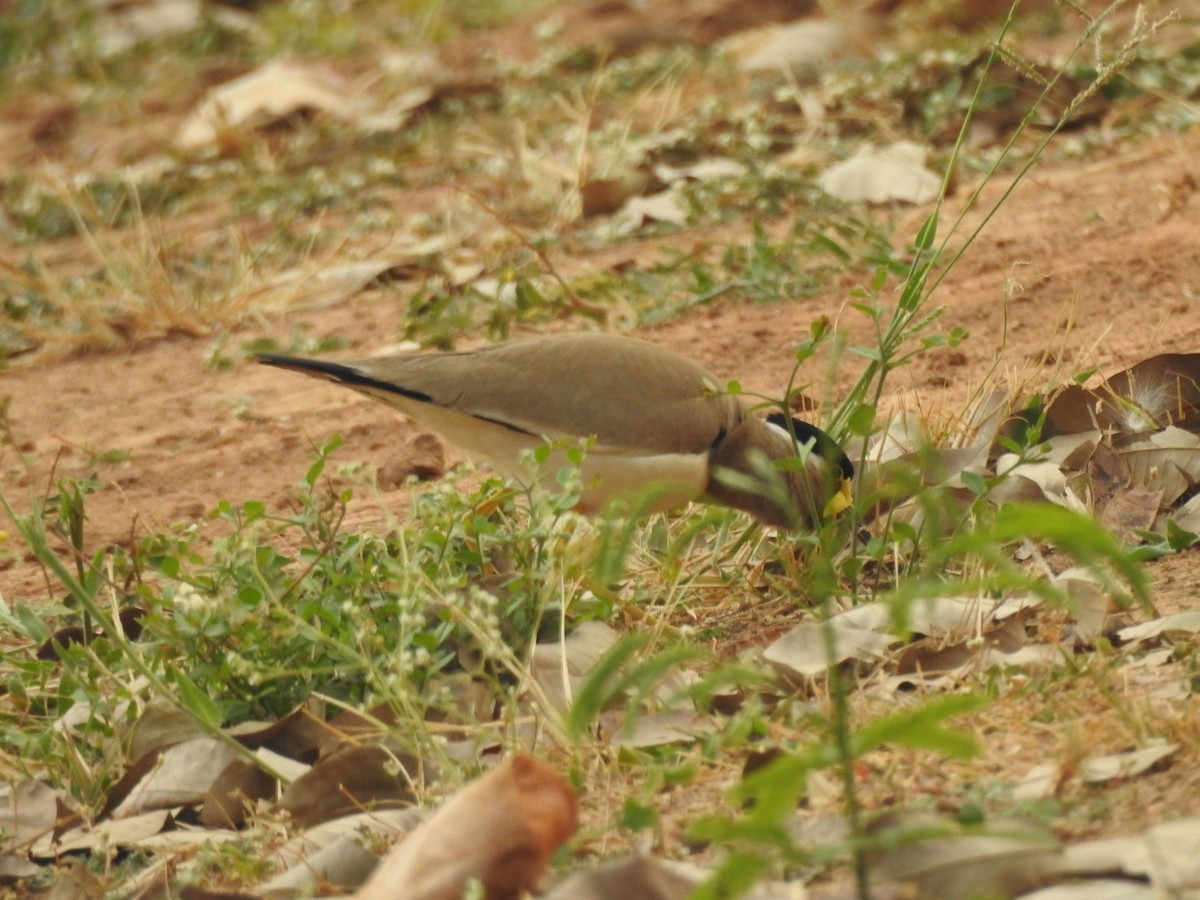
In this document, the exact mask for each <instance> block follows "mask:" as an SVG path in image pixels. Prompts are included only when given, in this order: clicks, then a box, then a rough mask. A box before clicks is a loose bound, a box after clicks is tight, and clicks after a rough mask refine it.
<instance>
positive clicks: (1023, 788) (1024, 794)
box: [1012, 763, 1062, 800]
mask: <svg viewBox="0 0 1200 900" xmlns="http://www.w3.org/2000/svg"><path fill="white" fill-rule="evenodd" d="M1061 775H1062V772H1061V770H1060V769H1059V767H1058V766H1056V765H1055V764H1054V763H1040V764H1038V765H1036V766H1034V767H1033V768H1032V769H1030V770H1029V771H1028V772H1026V773H1025V774H1024V775H1023V776H1022V777H1021V780H1020V781H1018V782H1017V783H1016V784H1015V785H1013V789H1012V796H1013V799H1014V800H1042V799H1045V798H1046V797H1053V796H1054V793H1055V789H1056V788H1057V787H1058V782H1059V779H1060V778H1061Z"/></svg>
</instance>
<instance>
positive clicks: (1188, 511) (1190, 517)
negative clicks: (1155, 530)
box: [1171, 494, 1200, 534]
mask: <svg viewBox="0 0 1200 900" xmlns="http://www.w3.org/2000/svg"><path fill="white" fill-rule="evenodd" d="M1171 518H1172V519H1174V520H1175V524H1176V525H1178V526H1179V527H1180V528H1182V529H1183V530H1184V531H1190V532H1191V533H1192V534H1200V494H1197V495H1196V496H1195V497H1192V498H1191V499H1190V500H1188V502H1187V503H1185V504H1183V506H1181V507H1179V509H1178V510H1176V511H1175V512H1174V513H1173V514H1172V515H1171Z"/></svg>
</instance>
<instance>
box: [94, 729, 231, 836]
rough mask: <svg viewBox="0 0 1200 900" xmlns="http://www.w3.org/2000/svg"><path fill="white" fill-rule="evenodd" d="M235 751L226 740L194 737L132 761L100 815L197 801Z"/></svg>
mask: <svg viewBox="0 0 1200 900" xmlns="http://www.w3.org/2000/svg"><path fill="white" fill-rule="evenodd" d="M237 758H238V752H237V750H236V749H234V748H233V747H231V746H229V744H228V743H227V742H226V741H223V740H220V739H219V738H214V737H196V738H191V739H189V740H185V741H180V742H179V743H177V744H173V745H171V746H169V747H166V748H165V749H157V750H152V751H151V752H149V753H147V754H146V755H144V756H142V757H141V758H140V759H138V760H136V761H135V762H134V763H133V765H131V766H130V767H129V770H128V771H127V772H126V773H125V774H124V775H123V776H122V777H121V779H120V781H118V782H117V784H116V785H115V786H114V787H113V789H112V791H110V792H109V795H108V798H107V800H106V802H105V806H104V812H103V815H105V816H111V817H112V818H114V819H121V818H124V817H126V816H132V815H136V814H138V813H143V812H147V811H149V810H156V809H170V808H172V807H178V806H186V805H188V804H193V803H195V804H199V803H202V802H203V801H204V798H205V796H206V795H207V794H208V791H209V789H210V787H211V786H212V784H213V782H214V781H216V779H217V776H219V775H220V774H221V772H222V771H223V770H224V769H225V767H226V766H227V765H229V763H231V762H232V761H233V760H235V759H237Z"/></svg>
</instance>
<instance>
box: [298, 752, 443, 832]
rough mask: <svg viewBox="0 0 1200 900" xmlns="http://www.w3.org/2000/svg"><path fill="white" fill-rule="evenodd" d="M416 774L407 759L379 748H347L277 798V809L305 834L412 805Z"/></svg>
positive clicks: (413, 763)
mask: <svg viewBox="0 0 1200 900" xmlns="http://www.w3.org/2000/svg"><path fill="white" fill-rule="evenodd" d="M419 772H420V767H419V762H418V761H417V760H416V759H415V758H414V757H413V756H411V755H410V754H406V753H399V752H393V751H391V750H389V749H388V748H386V747H383V746H380V745H378V744H368V745H365V746H357V745H353V744H352V745H348V746H345V747H343V748H341V749H340V750H337V751H336V752H334V753H332V754H331V755H330V756H328V757H327V758H325V759H322V760H320V761H319V762H318V763H316V764H315V765H314V766H313V767H312V768H311V769H309V770H308V771H307V772H305V773H304V774H303V775H301V776H300V777H299V778H297V779H296V780H295V781H293V782H292V783H291V784H290V785H289V786H288V787H287V788H286V789H285V790H284V792H283V795H282V796H281V797H280V798H279V808H280V809H282V810H285V811H286V812H288V813H290V814H291V816H292V821H294V822H295V823H296V824H297V825H299V826H300V827H302V828H309V827H311V826H313V825H317V824H319V823H321V822H325V821H328V820H329V819H336V818H338V817H339V816H345V815H348V814H350V813H356V812H362V811H363V810H367V809H386V808H391V807H395V806H407V805H409V804H411V803H413V802H414V800H415V795H414V792H413V784H414V780H415V779H416V778H418V777H419Z"/></svg>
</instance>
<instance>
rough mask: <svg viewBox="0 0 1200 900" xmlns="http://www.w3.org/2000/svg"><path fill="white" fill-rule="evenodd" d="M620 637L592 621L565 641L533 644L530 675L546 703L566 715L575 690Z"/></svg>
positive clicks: (583, 625)
mask: <svg viewBox="0 0 1200 900" xmlns="http://www.w3.org/2000/svg"><path fill="white" fill-rule="evenodd" d="M619 638H620V634H619V633H618V632H617V631H616V629H614V628H612V627H610V626H609V625H606V624H605V623H603V622H599V621H595V620H592V621H588V622H581V623H580V624H579V626H578V627H577V628H576V629H575V630H574V631H573V632H571V633H570V634H569V635H567V638H566V640H565V641H562V642H554V643H541V642H539V643H537V644H535V645H534V648H533V654H532V656H531V658H530V661H529V674H530V676H531V677H532V678H533V680H534V682H536V683H537V686H538V687H539V688H540V689H541V695H542V697H544V698H545V700H546V702H548V703H549V704H550V706H551V707H552V708H553V709H557V710H558V711H559V712H566V710H567V708H568V707H569V706H570V705H571V701H572V699H573V698H574V696H575V689H576V688H577V687H579V685H580V684H581V683H582V682H583V680H584V678H586V676H587V674H588V672H590V671H591V670H592V668H593V667H594V666H595V665H596V663H598V662H599V661H600V659H601V658H602V657H603V656H604V654H605V653H607V652H608V651H609V650H611V649H612V648H613V646H614V645H615V644H616V642H617V640H618V639H619Z"/></svg>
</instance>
